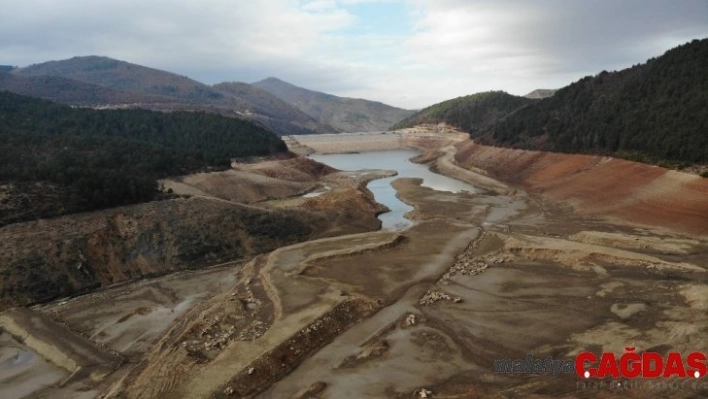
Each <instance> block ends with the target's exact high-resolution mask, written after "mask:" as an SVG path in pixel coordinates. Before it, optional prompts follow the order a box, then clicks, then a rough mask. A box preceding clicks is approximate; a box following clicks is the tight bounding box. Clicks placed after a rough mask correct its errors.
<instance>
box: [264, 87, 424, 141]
mask: <svg viewBox="0 0 708 399" xmlns="http://www.w3.org/2000/svg"><path fill="white" fill-rule="evenodd" d="M253 86H255V87H258V88H261V89H263V90H266V91H268V92H269V93H271V94H273V95H275V96H276V97H279V98H281V99H282V100H285V101H286V102H288V103H289V104H291V105H293V106H295V107H296V108H298V109H300V110H301V111H303V112H305V113H306V114H308V115H310V116H311V117H313V118H315V120H317V121H318V122H320V123H323V124H327V125H330V126H332V127H334V128H335V129H337V130H338V131H341V132H375V131H385V130H387V129H388V128H389V127H391V126H392V125H393V124H395V123H397V122H399V121H400V120H401V119H403V118H405V117H407V116H409V115H411V114H412V113H413V112H412V111H407V110H404V109H400V108H395V107H392V106H390V105H386V104H383V103H380V102H376V101H368V100H362V99H354V98H344V97H337V96H333V95H331V94H326V93H320V92H317V91H312V90H307V89H303V88H301V87H297V86H295V85H292V84H290V83H287V82H283V81H282V80H279V79H276V78H267V79H264V80H261V81H260V82H256V83H253Z"/></svg>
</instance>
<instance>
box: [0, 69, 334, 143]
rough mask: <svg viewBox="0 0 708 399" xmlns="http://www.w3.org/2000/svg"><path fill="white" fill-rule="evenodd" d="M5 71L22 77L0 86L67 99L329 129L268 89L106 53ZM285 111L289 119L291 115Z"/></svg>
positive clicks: (293, 129) (274, 126) (280, 128)
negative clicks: (232, 86) (203, 78)
mask: <svg viewBox="0 0 708 399" xmlns="http://www.w3.org/2000/svg"><path fill="white" fill-rule="evenodd" d="M10 73H11V76H13V77H15V78H17V79H22V78H24V79H25V80H17V79H16V80H15V81H11V80H10V79H9V78H8V77H3V78H0V89H6V90H9V91H13V92H16V93H18V94H26V95H33V96H38V97H41V98H45V99H49V100H55V101H60V102H62V103H65V104H70V105H82V106H106V105H113V106H116V107H121V106H130V107H140V108H145V109H152V110H160V111H180V110H181V111H205V112H212V113H219V114H222V115H225V116H232V117H238V118H242V119H248V120H252V121H256V122H258V123H260V124H261V125H262V126H264V127H266V128H268V129H270V130H273V131H275V132H276V133H278V134H305V133H306V134H312V133H321V132H326V131H330V127H328V126H324V125H321V124H319V123H317V122H316V121H314V120H313V119H312V118H309V119H308V118H306V117H305V115H303V114H302V112H301V111H299V110H297V109H295V108H294V107H292V106H290V105H289V104H287V103H285V102H283V101H275V98H271V99H270V101H268V99H265V97H268V95H267V94H266V93H256V92H255V90H256V89H254V91H248V90H229V89H228V87H227V86H221V85H217V86H220V88H217V87H213V86H208V85H205V84H203V83H200V82H197V81H195V80H192V79H189V78H187V77H184V76H180V75H177V74H174V73H170V72H166V71H162V70H159V69H154V68H148V67H144V66H141V65H136V64H131V63H128V62H124V61H119V60H114V59H112V58H107V57H98V56H88V57H74V58H71V59H68V60H62V61H50V62H45V63H42V64H37V65H31V66H28V67H24V68H16V69H12V70H11V71H10ZM50 77H53V78H55V79H54V80H52V79H50ZM60 78H61V80H57V79H60ZM222 89H223V90H222ZM270 106H272V107H273V108H272V109H271V108H269V107H270ZM290 117H293V118H295V119H294V120H292V121H291V120H289V119H288V118H290Z"/></svg>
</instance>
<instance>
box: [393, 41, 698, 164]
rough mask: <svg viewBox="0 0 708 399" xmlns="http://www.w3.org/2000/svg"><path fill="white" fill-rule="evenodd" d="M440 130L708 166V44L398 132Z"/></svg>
mask: <svg viewBox="0 0 708 399" xmlns="http://www.w3.org/2000/svg"><path fill="white" fill-rule="evenodd" d="M439 122H445V123H448V124H450V125H453V126H456V127H458V128H460V129H462V130H464V131H467V132H469V133H470V136H471V137H472V138H473V139H475V140H477V141H479V142H481V143H485V144H492V145H502V146H507V147H516V148H525V149H533V150H546V151H556V152H568V153H589V154H603V155H613V156H616V157H622V158H626V159H630V160H634V161H638V162H645V163H654V164H659V165H663V166H666V167H671V168H686V167H687V166H688V165H689V164H692V163H708V39H703V40H694V41H692V42H690V43H687V44H684V45H682V46H679V47H677V48H674V49H672V50H669V51H667V52H666V53H665V54H664V55H663V56H661V57H658V58H653V59H650V60H649V61H647V63H646V64H642V65H635V66H633V67H632V68H629V69H625V70H622V71H619V72H607V71H603V72H601V73H600V74H598V75H596V76H594V77H591V76H588V77H585V78H583V79H580V80H579V81H577V82H575V83H573V84H571V85H569V86H567V87H564V88H562V89H560V90H558V91H556V92H555V93H554V94H553V96H551V97H548V98H544V99H541V100H531V99H526V98H521V97H515V96H511V95H509V94H506V93H503V92H488V93H479V94H475V95H472V96H466V97H460V98H456V99H453V100H449V101H445V102H442V103H439V104H436V105H433V106H431V107H428V108H426V109H424V110H422V111H421V112H419V113H417V114H415V115H413V116H411V117H409V118H407V119H405V120H403V121H402V122H400V123H398V124H396V125H395V126H394V128H403V127H409V126H414V125H416V124H420V123H439Z"/></svg>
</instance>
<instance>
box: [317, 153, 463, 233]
mask: <svg viewBox="0 0 708 399" xmlns="http://www.w3.org/2000/svg"><path fill="white" fill-rule="evenodd" d="M418 154H419V153H418V152H417V151H412V150H394V151H372V152H361V153H355V154H312V155H310V158H312V159H314V160H315V161H318V162H322V163H326V164H327V165H329V166H332V167H334V168H337V169H340V170H345V171H355V170H361V169H385V170H395V171H397V172H398V176H394V177H387V178H384V179H377V180H373V181H371V182H369V184H368V185H367V186H366V187H367V188H368V189H369V190H371V192H372V193H373V194H374V198H376V202H378V203H381V204H384V205H386V206H387V207H388V208H389V209H390V210H391V211H390V212H386V213H382V214H381V215H379V219H380V220H381V223H382V225H381V228H382V229H384V230H403V229H405V228H408V227H410V226H411V225H412V224H413V223H412V222H411V221H410V220H408V219H406V218H405V217H404V216H403V215H404V214H405V213H406V212H409V211H411V210H413V207H411V206H409V205H407V204H405V203H403V202H402V201H401V200H399V199H398V198H397V197H396V190H395V189H394V188H393V187H392V186H391V182H392V181H394V180H396V179H398V178H401V177H417V178H420V179H423V186H425V187H430V188H432V189H434V190H440V191H450V192H459V191H463V190H464V191H469V192H471V193H473V192H475V189H474V187H472V186H471V185H469V184H467V183H464V182H461V181H459V180H455V179H453V178H450V177H447V176H443V175H439V174H437V173H433V172H431V171H430V170H429V169H428V167H427V166H425V165H420V164H416V163H413V162H411V161H409V160H408V159H410V158H412V157H414V156H416V155H418Z"/></svg>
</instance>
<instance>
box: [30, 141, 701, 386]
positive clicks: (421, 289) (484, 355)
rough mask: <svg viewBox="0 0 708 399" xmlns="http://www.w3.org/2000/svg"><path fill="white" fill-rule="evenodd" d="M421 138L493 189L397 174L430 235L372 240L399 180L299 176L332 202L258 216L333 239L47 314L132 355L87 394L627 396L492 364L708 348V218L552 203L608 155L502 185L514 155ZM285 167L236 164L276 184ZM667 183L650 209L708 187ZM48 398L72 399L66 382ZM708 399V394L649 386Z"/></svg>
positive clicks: (380, 234)
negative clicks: (379, 183)
mask: <svg viewBox="0 0 708 399" xmlns="http://www.w3.org/2000/svg"><path fill="white" fill-rule="evenodd" d="M423 130H424V129H423ZM419 133H420V134H418V135H417V136H415V135H409V136H410V137H407V138H406V139H405V140H408V144H406V143H405V142H404V144H403V145H406V146H408V145H413V144H411V143H415V145H419V146H422V147H424V149H425V150H426V151H425V152H424V153H423V154H421V156H420V157H418V159H419V160H421V161H425V162H428V164H429V165H430V166H431V167H432V168H433V169H435V170H437V171H439V172H441V173H445V174H448V175H452V176H454V177H455V178H458V179H461V180H465V181H467V182H470V183H471V184H473V185H475V186H476V187H480V189H479V190H475V192H457V193H454V192H446V191H437V190H434V189H431V188H428V187H424V186H422V184H421V183H422V181H421V179H415V178H399V179H396V180H394V181H393V183H392V185H393V187H394V188H395V189H396V191H397V194H396V195H397V197H398V198H399V199H400V200H401V201H403V202H405V203H406V204H408V205H410V206H412V207H413V211H411V212H409V213H408V217H409V218H411V219H413V220H414V221H415V223H414V224H413V226H412V227H410V228H408V229H406V230H403V231H400V232H391V231H367V230H366V229H367V228H369V229H370V228H371V223H370V219H368V217H372V215H373V214H375V213H376V212H380V211H381V210H382V209H381V208H380V207H379V206H378V205H377V204H375V203H373V201H372V198H373V197H372V194H371V192H368V191H367V190H366V189H365V187H364V185H365V182H366V181H368V180H369V179H372V178H376V177H381V176H384V175H387V174H391V172H384V171H366V172H335V173H332V171H329V172H328V173H324V174H322V175H319V176H317V177H313V176H315V175H316V173H312V170H309V171H308V172H303V173H304V175H303V174H300V173H293V174H292V175H291V176H292V177H291V179H293V180H292V181H298V180H295V179H302V180H301V181H303V182H307V183H308V184H312V185H313V186H315V187H324V186H325V185H326V186H327V187H329V189H328V190H327V191H326V192H322V194H320V195H318V196H314V197H304V196H302V195H300V196H297V197H289V198H278V199H273V200H268V201H263V202H259V203H258V207H259V209H291V208H294V209H302V210H308V211H312V212H314V211H318V210H320V211H323V210H328V211H327V212H329V213H327V215H329V218H330V222H331V223H332V224H329V225H327V226H330V227H329V230H327V233H328V234H331V235H333V236H330V237H318V238H317V239H313V240H309V241H305V242H300V243H293V244H291V245H287V246H281V247H280V248H278V249H275V250H273V251H270V252H267V253H263V254H260V255H257V256H255V257H253V258H251V259H248V260H244V262H241V263H238V264H229V265H222V267H221V268H219V267H217V268H214V269H213V270H204V271H200V272H191V273H186V274H184V275H171V276H165V277H162V278H159V279H154V280H150V281H146V282H142V283H132V284H126V285H124V286H121V287H115V288H111V289H107V290H105V291H101V292H97V293H93V294H90V295H87V296H84V297H81V298H76V299H72V300H69V301H67V302H63V301H62V302H57V303H54V304H50V305H47V306H44V307H42V308H41V309H40V308H39V307H38V308H35V309H33V311H41V312H44V313H45V315H48V317H51V318H52V319H53V320H59V321H61V322H62V323H66V326H67V327H66V328H69V329H70V330H72V331H71V334H75V335H76V334H78V335H79V336H80V337H81V338H82V339H84V340H86V342H88V343H89V344H90V345H105V346H106V347H107V348H108V349H112V350H118V351H120V352H121V356H124V357H125V358H128V359H130V363H129V364H124V365H123V367H121V368H119V369H118V370H116V371H114V372H113V373H112V374H111V375H109V376H108V377H107V378H105V379H103V380H101V381H99V382H96V383H95V384H93V385H91V386H90V389H89V390H85V391H84V392H86V393H87V395H89V396H90V395H93V396H96V395H99V394H100V395H102V396H104V397H116V398H154V397H170V398H173V397H174V398H213V397H218V398H229V397H261V398H280V397H295V398H360V397H390V398H410V397H443V398H444V397H460V398H462V397H546V396H558V397H596V396H600V397H603V396H605V397H615V396H616V395H617V394H616V393H615V392H606V391H597V390H592V388H588V386H587V385H582V384H583V383H584V382H585V381H584V380H580V379H579V378H578V377H577V376H576V375H575V374H574V373H565V374H561V375H559V376H552V375H551V374H549V373H539V374H512V373H504V372H498V371H495V368H494V364H495V360H504V359H525V358H526V357H527V356H528V355H529V354H532V355H533V356H534V357H535V358H540V359H545V358H547V357H548V356H551V357H552V358H554V359H557V360H566V359H573V357H574V356H575V355H577V354H578V353H579V352H582V351H591V352H594V353H595V354H598V355H599V354H600V353H602V352H607V351H612V352H615V353H616V354H618V355H620V354H622V353H623V351H624V348H625V347H627V346H634V347H636V348H637V351H638V352H642V351H655V352H659V353H661V354H663V355H666V354H667V353H668V352H671V351H678V352H681V353H688V352H693V351H702V352H706V350H707V349H708V340H706V338H705V336H704V335H705V334H704V333H703V332H704V331H706V330H707V329H708V312H706V310H708V300H706V298H708V271H707V270H706V265H708V241H706V239H705V237H703V236H701V235H697V234H691V233H690V232H691V231H692V230H691V229H695V228H696V226H697V224H695V223H693V222H692V223H688V224H687V225H686V226H687V227H686V226H683V227H682V226H679V225H678V223H680V221H681V220H684V219H682V218H681V217H680V218H678V219H677V220H678V221H675V220H672V221H670V222H668V223H663V224H661V223H659V224H656V223H655V224H653V225H652V224H651V223H649V224H645V223H642V224H639V223H637V224H635V223H633V222H631V219H622V220H619V219H612V218H606V217H601V216H602V215H599V214H597V213H593V212H580V211H578V208H577V207H578V206H580V205H582V204H584V203H586V202H585V201H589V198H591V197H592V196H591V194H589V192H590V191H589V190H585V191H584V190H580V189H579V191H578V192H580V193H583V194H582V195H580V194H579V196H578V197H577V198H576V197H574V198H575V199H573V200H572V201H575V202H572V201H571V200H568V199H565V200H559V199H558V198H562V197H554V196H553V195H556V194H554V193H558V192H560V191H556V190H562V188H561V187H560V186H558V187H555V183H553V178H552V177H553V176H556V177H558V178H559V179H561V181H566V182H569V181H571V180H572V175H573V174H576V175H579V176H583V175H584V174H586V173H594V172H591V170H592V169H593V168H594V167H600V166H601V165H603V163H602V160H600V162H597V163H596V164H587V163H585V161H586V160H585V159H580V160H579V161H578V160H577V159H576V161H577V164H576V163H574V162H575V161H574V162H571V163H573V164H574V165H576V166H577V169H572V168H571V169H572V170H574V172H573V174H571V175H566V171H565V169H563V168H561V169H562V170H561V169H557V168H555V166H557V165H555V164H553V163H534V161H533V160H534V159H536V158H539V159H541V158H543V156H538V155H534V156H533V157H531V159H530V160H529V159H526V160H525V161H523V162H527V163H526V165H527V166H528V167H527V169H523V168H521V167H520V166H518V168H519V170H520V171H523V173H525V174H521V175H519V176H517V177H516V178H514V179H511V178H509V179H506V180H504V179H502V180H504V181H501V180H498V178H499V177H500V173H501V171H500V170H501V169H498V167H495V166H494V165H498V164H499V163H500V162H507V163H508V164H509V165H517V163H514V161H513V159H512V158H513V157H514V156H519V154H518V153H514V154H511V153H510V154H511V155H509V156H508V157H506V158H502V160H503V161H499V160H494V156H492V155H493V153H494V151H491V150H487V149H480V148H477V147H474V144H473V143H472V144H470V143H468V142H465V141H464V140H463V139H460V138H455V137H452V136H450V135H446V136H442V138H441V137H440V136H441V135H439V134H438V133H439V132H435V131H434V132H433V133H431V134H430V135H427V136H426V134H425V131H422V132H419ZM382 136H385V135H382ZM414 136H415V137H414ZM402 137H403V136H402ZM391 139H393V137H392V138H391ZM342 140H343V142H345V141H346V140H344V139H342ZM405 140H404V141H405ZM330 141H331V140H330ZM361 141H362V140H357V141H356V143H355V144H354V145H360V144H358V143H360V142H361ZM310 144H312V145H313V147H311V148H315V147H316V146H317V144H315V143H314V142H313V143H310ZM339 144H342V142H340V143H339ZM339 144H338V145H339ZM308 145H309V144H308ZM327 145H329V144H327ZM470 146H471V147H470ZM339 148H340V149H341V148H342V147H339ZM474 154H476V155H475V157H476V158H475V157H473V155H474ZM484 154H486V155H484ZM554 159H556V158H554ZM557 160H559V162H561V163H562V162H563V161H562V159H560V158H558V159H557ZM280 162H281V161H279V160H277V161H266V162H262V163H254V164H250V165H242V166H241V168H242V169H240V170H242V171H243V170H245V169H248V173H258V174H261V175H263V176H268V177H270V178H279V177H277V176H276V177H273V176H275V175H274V173H278V170H280V166H279V165H282V164H281V163H280ZM288 162H291V161H288ZM295 162H301V161H295ZM494 162H497V163H494ZM523 162H522V161H521V160H519V162H518V165H521V164H522V163H523ZM529 162H530V163H529ZM544 162H545V161H544ZM541 164H543V165H546V166H545V167H541V166H537V165H541ZM529 165H530V166H529ZM554 165H555V166H554ZM593 165H595V166H593ZM566 166H567V165H566ZM509 167H510V168H511V169H509V170H516V169H514V168H516V167H512V166H509ZM288 170H290V171H292V169H288ZM639 170H640V171H646V170H645V169H639ZM650 172H651V173H655V171H653V170H652V171H650ZM288 173H290V172H288ZM520 173H521V172H520ZM646 173H649V172H646ZM651 173H650V174H651ZM308 176H309V177H308ZM624 176H625V177H631V175H624ZM670 176H671V175H669V177H670ZM564 179H565V180H564ZM665 179H668V177H663V178H661V180H658V181H655V182H654V183H651V184H649V185H645V184H642V185H641V186H642V187H644V188H643V189H642V190H640V191H639V192H640V194H638V195H639V196H640V197H641V196H649V197H651V196H653V195H656V192H657V191H655V190H654V189H653V188H652V187H654V188H656V187H659V186H661V187H669V186H670V187H678V188H679V189H680V190H688V189H689V188H690V189H691V190H694V191H692V192H694V193H700V187H699V186H700V185H699V186H696V182H694V181H693V180H690V181H689V180H688V179H683V178H679V179H678V180H676V181H677V182H678V183H675V184H673V185H672V184H668V186H666V185H665V183H666V181H665ZM684 180H685V181H684ZM652 181H653V180H652ZM533 182H537V183H533ZM538 182H545V183H543V184H547V186H543V187H546V188H548V189H549V190H550V191H548V192H541V190H539V187H541V186H542V185H541V186H539V185H537V184H541V183H538ZM662 182H663V183H662ZM659 183H661V184H659ZM552 187H555V188H552ZM686 187H688V188H686ZM696 187H698V188H699V189H696ZM617 189H618V190H619V188H617ZM661 190H663V189H661ZM661 190H659V191H661ZM695 190H698V191H695ZM689 191H690V190H689ZM628 192H631V190H628ZM681 192H684V191H681ZM652 193H654V194H652ZM558 195H560V194H558ZM617 195H619V194H617ZM623 195H624V194H623ZM649 197H642V198H649ZM618 198H619V199H620V202H622V201H624V200H627V201H630V200H629V199H627V198H634V197H631V196H629V197H622V196H619V197H618ZM652 198H653V197H652ZM220 201H223V200H220ZM704 201H705V199H704ZM570 202H572V204H571V203H570ZM685 204H687V205H686V206H683V205H682V206H677V207H676V212H677V213H678V214H679V215H688V214H693V212H695V211H696V209H702V208H700V207H701V206H702V202H701V201H700V200H698V199H697V197H695V196H690V195H689V196H687V201H686V202H685ZM696 204H698V205H696ZM696 207H698V208H696ZM592 209H602V207H600V206H598V207H597V208H592ZM617 209H620V207H618V208H617ZM646 209H649V208H646ZM669 213H670V212H669ZM667 214H668V213H667ZM365 215H368V216H365ZM647 220H648V219H643V221H644V222H646V221H647ZM657 220H659V219H657ZM659 221H660V220H659ZM332 226H337V228H334V227H332ZM647 226H649V227H647ZM677 226H678V227H677ZM337 229H339V230H337ZM353 233H355V234H353ZM334 235H336V236H334ZM101 301H104V302H105V303H100V304H99V302H101ZM113 303H116V304H119V305H116V306H115V309H113V308H112V307H111V305H110V304H113ZM93 317H95V318H96V319H95V321H94V322H92V318H93ZM153 318H154V320H155V321H156V323H150V320H153ZM46 341H47V342H51V341H50V340H49V339H48V338H47V339H46ZM37 367H40V366H39V365H38V366H37ZM41 367H44V366H41ZM50 375H51V373H50ZM53 378H58V377H57V376H56V375H55V376H54V377H53ZM595 382H599V381H595ZM22 386H23V385H21V384H18V385H17V387H18V389H19V387H22ZM76 387H77V385H72V386H71V387H69V388H76ZM80 392H82V391H80V390H78V389H76V390H74V391H72V392H71V393H80ZM42 393H44V394H47V393H52V394H54V393H63V394H64V395H65V396H68V395H67V390H63V391H62V390H61V389H60V388H58V387H53V388H50V389H48V390H45V391H42ZM622 395H623V396H625V397H637V398H639V397H646V396H647V392H646V391H643V390H634V391H631V390H628V391H623V392H622ZM706 395H708V386H704V388H699V389H698V390H678V391H675V390H672V391H670V392H651V396H654V397H662V396H665V397H668V396H671V397H686V398H688V397H703V396H706ZM53 396H56V395H53Z"/></svg>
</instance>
